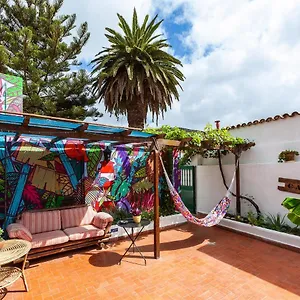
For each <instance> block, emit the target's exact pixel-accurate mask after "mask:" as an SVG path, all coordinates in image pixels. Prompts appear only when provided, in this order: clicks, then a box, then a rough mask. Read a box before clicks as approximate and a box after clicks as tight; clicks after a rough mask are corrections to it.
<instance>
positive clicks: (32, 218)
mask: <svg viewBox="0 0 300 300" xmlns="http://www.w3.org/2000/svg"><path fill="white" fill-rule="evenodd" d="M17 223H20V224H23V225H24V226H25V227H26V228H27V229H28V230H29V231H30V233H31V234H36V233H40V232H47V231H54V230H59V229H61V218H60V211H59V210H51V211H39V212H34V211H32V212H30V211H28V212H24V213H23V214H22V218H21V220H18V221H17Z"/></svg>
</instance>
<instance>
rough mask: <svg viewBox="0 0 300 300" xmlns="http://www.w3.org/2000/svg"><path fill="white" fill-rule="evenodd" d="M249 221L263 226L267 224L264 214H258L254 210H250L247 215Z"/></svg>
mask: <svg viewBox="0 0 300 300" xmlns="http://www.w3.org/2000/svg"><path fill="white" fill-rule="evenodd" d="M247 219H248V222H249V223H250V224H251V225H254V226H263V225H264V224H265V218H264V216H263V215H262V214H260V215H258V216H257V215H256V214H255V213H254V212H252V211H249V212H248V215H247Z"/></svg>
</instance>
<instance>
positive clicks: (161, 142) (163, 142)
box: [157, 139, 181, 147]
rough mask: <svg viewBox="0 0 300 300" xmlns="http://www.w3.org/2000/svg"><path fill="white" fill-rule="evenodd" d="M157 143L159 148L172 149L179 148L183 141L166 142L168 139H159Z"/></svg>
mask: <svg viewBox="0 0 300 300" xmlns="http://www.w3.org/2000/svg"><path fill="white" fill-rule="evenodd" d="M157 143H158V145H159V146H171V147H179V146H180V143H181V141H176V140H166V139H158V140H157Z"/></svg>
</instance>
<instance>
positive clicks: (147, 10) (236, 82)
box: [62, 0, 300, 129]
mask: <svg viewBox="0 0 300 300" xmlns="http://www.w3.org/2000/svg"><path fill="white" fill-rule="evenodd" d="M134 7H135V8H136V9H137V12H138V16H139V19H140V20H142V19H143V18H144V16H145V15H146V14H150V15H151V16H154V15H155V13H158V14H159V19H164V22H163V25H162V26H163V27H162V31H163V32H164V33H165V34H166V37H167V38H168V41H169V43H170V44H171V45H172V51H173V52H172V53H173V54H174V55H175V56H176V57H177V58H179V59H180V60H181V61H182V63H183V68H182V71H183V73H184V75H185V77H186V79H185V81H184V82H183V84H182V86H183V89H184V91H183V92H181V91H180V101H179V102H176V101H175V102H174V103H173V105H172V109H171V110H169V111H168V112H167V113H166V115H165V118H164V119H161V118H160V119H159V124H160V125H162V124H169V125H173V126H175V125H177V126H182V127H188V128H195V129H202V128H203V127H204V126H205V124H207V123H208V122H210V123H213V122H214V120H221V125H224V126H225V125H234V124H237V123H240V122H248V121H252V120H255V119H260V118H266V117H268V116H274V115H277V114H279V115H280V114H284V113H286V112H288V113H291V112H293V111H297V110H299V109H300V107H299V106H300V105H299V103H300V90H299V82H300V72H299V69H300V56H299V52H300V38H299V32H300V1H296V0H290V1H282V0H260V1H248V0H233V1H224V0H210V1H207V0H126V1H124V0H110V1H99V0H85V1H84V5H82V1H74V0H65V1H64V5H63V9H62V12H63V13H67V14H73V13H76V15H77V23H78V24H79V23H82V22H85V21H87V22H88V25H89V31H90V32H91V38H90V40H89V41H88V43H87V45H86V46H85V47H84V49H83V52H82V53H81V54H80V57H79V60H81V61H82V63H83V64H82V67H84V68H88V70H90V67H88V66H87V64H88V62H89V61H91V60H92V59H93V58H94V56H95V54H96V53H98V52H99V51H101V50H102V47H105V46H107V45H108V43H107V39H106V37H105V36H104V34H105V27H110V28H114V29H117V28H118V19H117V13H119V14H121V15H123V16H124V18H125V19H126V20H128V21H129V22H130V21H131V19H132V12H133V8H134ZM97 107H98V109H99V111H101V112H104V107H103V105H102V104H98V105H97ZM99 122H102V123H108V124H115V123H117V120H116V119H115V118H114V117H111V118H110V117H109V116H108V115H107V114H104V117H103V118H102V119H101V121H100V119H99ZM119 122H121V124H122V125H126V117H124V118H120V121H119ZM149 125H153V124H152V123H151V118H149Z"/></svg>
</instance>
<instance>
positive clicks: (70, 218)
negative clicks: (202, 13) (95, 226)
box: [61, 206, 96, 229]
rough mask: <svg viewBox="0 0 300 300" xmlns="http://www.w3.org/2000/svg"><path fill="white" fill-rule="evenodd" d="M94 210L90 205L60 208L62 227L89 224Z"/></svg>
mask: <svg viewBox="0 0 300 300" xmlns="http://www.w3.org/2000/svg"><path fill="white" fill-rule="evenodd" d="M95 215H96V212H95V211H94V210H93V208H92V207H91V206H85V207H78V208H70V209H63V210H61V220H62V229H65V228H70V227H77V226H81V225H89V224H91V223H92V221H93V218H94V216H95Z"/></svg>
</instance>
